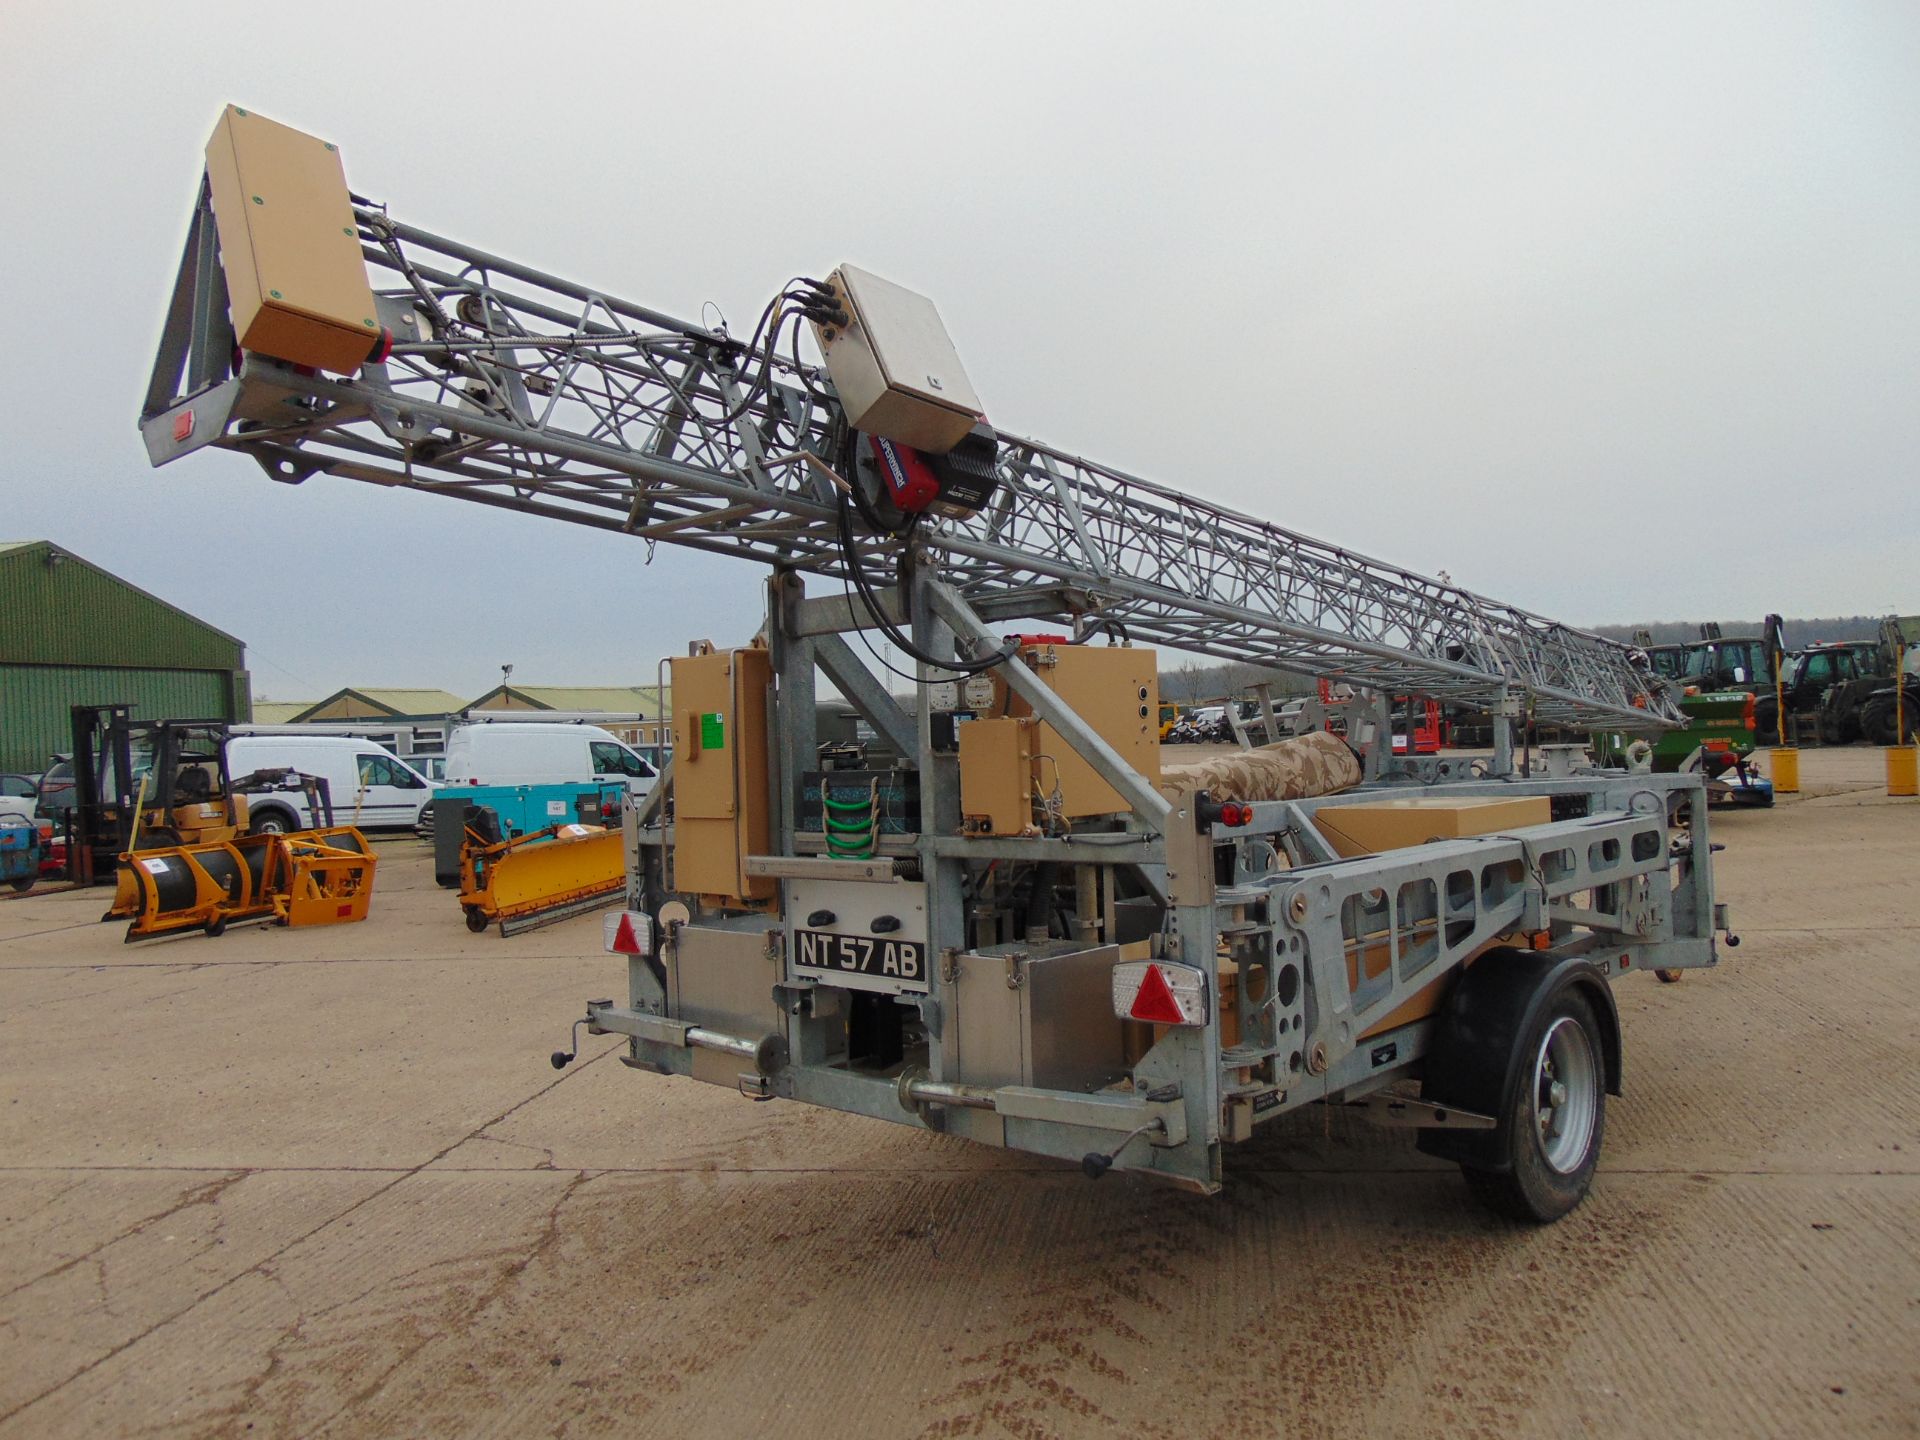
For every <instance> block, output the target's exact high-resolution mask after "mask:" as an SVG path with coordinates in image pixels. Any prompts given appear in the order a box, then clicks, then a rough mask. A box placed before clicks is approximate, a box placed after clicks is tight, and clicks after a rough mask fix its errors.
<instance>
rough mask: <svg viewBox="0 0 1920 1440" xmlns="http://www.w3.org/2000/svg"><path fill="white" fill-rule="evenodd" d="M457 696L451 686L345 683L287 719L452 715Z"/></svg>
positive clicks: (455, 708) (291, 722) (397, 717)
mask: <svg viewBox="0 0 1920 1440" xmlns="http://www.w3.org/2000/svg"><path fill="white" fill-rule="evenodd" d="M461 704H462V702H461V699H460V697H459V696H458V695H455V694H454V693H453V692H452V691H451V690H408V689H390V688H387V687H384V686H381V687H374V686H366V687H362V686H357V685H349V686H347V687H346V688H345V689H342V690H336V691H334V692H333V694H331V695H329V696H327V698H326V699H324V700H316V701H315V702H314V703H313V704H311V705H309V706H308V707H307V708H306V709H305V710H302V711H301V712H300V713H299V714H298V715H296V716H295V717H294V719H293V720H292V721H289V722H287V723H289V724H294V723H298V722H300V721H304V720H360V719H368V720H382V719H399V718H401V717H402V716H422V717H425V716H438V715H452V714H454V713H455V712H456V711H458V710H459V709H460V708H461Z"/></svg>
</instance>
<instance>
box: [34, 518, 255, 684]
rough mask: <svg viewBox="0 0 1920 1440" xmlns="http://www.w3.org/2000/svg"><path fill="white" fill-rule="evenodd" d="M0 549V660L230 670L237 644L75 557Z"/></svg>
mask: <svg viewBox="0 0 1920 1440" xmlns="http://www.w3.org/2000/svg"><path fill="white" fill-rule="evenodd" d="M50 548H51V549H55V550H57V549H58V547H49V546H47V545H46V544H43V543H36V544H31V545H22V546H19V547H18V548H15V549H11V550H5V551H0V663H7V664H37V665H131V666H149V665H155V664H159V665H166V666H173V665H178V666H181V667H182V668H185V669H191V670H238V669H240V668H241V667H242V666H243V665H245V664H246V659H245V647H244V646H243V645H241V644H240V642H239V641H237V640H235V639H233V638H232V637H231V636H229V635H223V634H222V633H221V632H220V631H218V630H216V629H215V628H214V627H213V626H211V625H208V624H207V623H206V622H205V621H202V620H196V619H195V618H194V617H193V616H191V615H189V614H187V613H186V612H185V611H184V610H179V609H176V608H175V607H173V606H172V605H169V604H168V603H167V602H166V601H164V600H161V599H159V598H158V597H156V596H153V595H148V594H146V593H145V592H144V591H142V590H140V589H138V588H137V587H135V586H133V585H129V584H128V583H127V582H126V581H124V580H121V579H119V578H118V577H116V576H114V575H110V574H108V573H107V572H106V571H105V570H101V569H99V568H97V567H96V566H93V565H90V564H88V563H87V562H86V561H85V560H82V559H81V558H80V557H79V556H77V555H72V554H68V553H65V552H60V554H59V555H58V559H57V563H53V564H49V563H48V552H49V549H50Z"/></svg>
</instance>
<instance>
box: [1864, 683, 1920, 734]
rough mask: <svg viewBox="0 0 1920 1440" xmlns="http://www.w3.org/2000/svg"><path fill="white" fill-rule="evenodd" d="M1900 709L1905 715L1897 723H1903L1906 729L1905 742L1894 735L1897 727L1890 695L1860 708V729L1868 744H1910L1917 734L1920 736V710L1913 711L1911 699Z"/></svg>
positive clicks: (1870, 701) (1871, 701)
mask: <svg viewBox="0 0 1920 1440" xmlns="http://www.w3.org/2000/svg"><path fill="white" fill-rule="evenodd" d="M1902 708H1903V709H1904V710H1905V712H1906V713H1905V714H1904V715H1902V716H1900V717H1899V721H1900V722H1901V723H1903V724H1904V726H1905V728H1906V732H1907V734H1906V739H1905V741H1903V740H1902V739H1901V737H1900V736H1899V735H1898V734H1897V733H1896V731H1897V729H1898V728H1899V725H1898V724H1896V721H1895V717H1894V705H1893V697H1892V696H1891V695H1888V696H1885V697H1883V698H1875V699H1873V700H1869V701H1868V702H1867V703H1866V704H1865V705H1864V706H1862V707H1861V710H1860V729H1861V731H1862V732H1863V733H1864V734H1865V735H1866V737H1867V743H1868V744H1871V745H1899V744H1903V743H1910V742H1911V741H1912V740H1913V739H1914V738H1915V736H1916V735H1917V734H1920V710H1916V709H1915V706H1914V704H1913V700H1912V697H1909V698H1908V700H1907V703H1906V704H1905V705H1904V706H1903V707H1902Z"/></svg>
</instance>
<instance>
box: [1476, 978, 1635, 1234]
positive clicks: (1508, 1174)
mask: <svg viewBox="0 0 1920 1440" xmlns="http://www.w3.org/2000/svg"><path fill="white" fill-rule="evenodd" d="M1517 1058H1518V1059H1519V1061H1520V1077H1521V1079H1520V1084H1519V1085H1517V1086H1516V1087H1514V1098H1513V1112H1512V1114H1511V1115H1510V1116H1508V1117H1507V1118H1508V1119H1509V1121H1510V1124H1509V1125H1508V1127H1507V1132H1508V1133H1507V1152H1508V1153H1507V1157H1506V1158H1507V1160H1508V1162H1509V1164H1508V1167H1507V1168H1505V1169H1501V1170H1486V1169H1479V1168H1476V1167H1474V1166H1470V1165H1463V1166H1462V1167H1461V1171H1462V1173H1463V1174H1464V1175H1465V1176H1466V1179H1467V1187H1468V1188H1469V1189H1470V1190H1472V1191H1473V1193H1474V1196H1475V1197H1476V1198H1477V1199H1479V1200H1480V1202H1481V1203H1482V1204H1484V1205H1486V1206H1488V1207H1489V1208H1490V1209H1492V1210H1494V1211H1495V1212H1497V1213H1498V1214H1501V1215H1504V1216H1506V1217H1508V1218H1509V1219H1512V1220H1529V1221H1534V1222H1537V1223H1541V1224H1544V1223H1546V1222H1547V1221H1550V1220H1558V1219H1559V1218H1560V1217H1561V1216H1562V1215H1565V1214H1566V1213H1567V1212H1568V1211H1570V1210H1572V1209H1573V1208H1574V1207H1575V1206H1576V1205H1578V1204H1579V1203H1580V1202H1581V1201H1582V1200H1584V1199H1585V1198H1586V1195H1587V1188H1588V1187H1589V1186H1590V1185H1591V1184H1592V1183H1593V1172H1594V1167H1595V1166H1596V1165H1598V1163H1599V1161H1600V1141H1601V1137H1602V1136H1603V1135H1604V1134H1605V1132H1606V1126H1607V1093H1606V1091H1607V1085H1606V1062H1605V1058H1604V1051H1603V1050H1602V1041H1601V1037H1600V1027H1599V1025H1598V1023H1597V1022H1596V1021H1595V1019H1594V1015H1593V1007H1592V1005H1590V1004H1589V1003H1588V1002H1587V1000H1586V997H1585V996H1583V995H1581V994H1580V993H1579V992H1578V991H1576V990H1572V989H1569V990H1566V991H1563V992H1562V993H1561V994H1560V995H1559V996H1558V997H1557V998H1556V999H1555V1000H1554V1001H1553V1002H1552V1003H1551V1004H1550V1005H1548V1006H1547V1007H1546V1008H1545V1009H1544V1010H1543V1011H1542V1012H1541V1014H1540V1016H1539V1018H1538V1019H1537V1020H1536V1021H1535V1022H1534V1024H1533V1025H1532V1026H1530V1027H1529V1028H1528V1029H1527V1031H1526V1032H1525V1033H1524V1034H1523V1035H1522V1036H1521V1040H1520V1053H1519V1056H1518V1057H1517Z"/></svg>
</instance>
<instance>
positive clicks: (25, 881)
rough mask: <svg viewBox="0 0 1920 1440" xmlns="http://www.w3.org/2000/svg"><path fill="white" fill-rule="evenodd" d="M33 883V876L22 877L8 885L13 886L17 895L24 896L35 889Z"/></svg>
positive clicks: (10, 881)
mask: <svg viewBox="0 0 1920 1440" xmlns="http://www.w3.org/2000/svg"><path fill="white" fill-rule="evenodd" d="M33 881H34V877H33V876H31V875H22V876H21V877H20V878H19V879H18V880H9V881H8V882H7V883H8V884H9V885H11V886H12V887H13V888H14V890H15V891H16V892H17V893H19V894H21V895H24V894H26V893H27V891H29V890H31V889H33Z"/></svg>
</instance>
